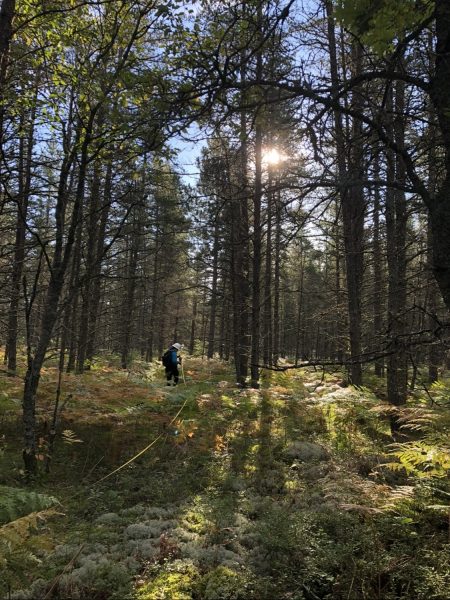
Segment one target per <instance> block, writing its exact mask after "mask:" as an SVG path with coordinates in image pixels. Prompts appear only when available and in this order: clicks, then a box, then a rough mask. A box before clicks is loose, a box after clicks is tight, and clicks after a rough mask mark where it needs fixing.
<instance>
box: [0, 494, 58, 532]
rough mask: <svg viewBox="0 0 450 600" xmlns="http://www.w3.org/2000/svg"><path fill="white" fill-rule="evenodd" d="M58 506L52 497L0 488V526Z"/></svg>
mask: <svg viewBox="0 0 450 600" xmlns="http://www.w3.org/2000/svg"><path fill="white" fill-rule="evenodd" d="M56 504H59V502H58V500H57V499H56V498H54V497H53V496H47V495H46V494H38V493H37V492H33V491H29V490H24V489H20V488H12V487H8V486H0V525H5V524H6V523H10V522H11V521H15V520H16V519H20V518H21V517H24V516H26V515H28V514H30V513H33V512H39V511H41V510H46V509H48V508H51V507H52V506H55V505H56Z"/></svg>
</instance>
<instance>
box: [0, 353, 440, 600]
mask: <svg viewBox="0 0 450 600" xmlns="http://www.w3.org/2000/svg"><path fill="white" fill-rule="evenodd" d="M185 372H186V383H185V384H183V383H181V384H180V385H179V386H178V387H176V388H169V387H166V386H165V384H164V381H163V373H162V369H161V368H159V367H153V368H152V369H151V370H148V367H147V366H146V365H145V364H144V363H142V364H141V363H137V364H136V366H135V367H134V368H133V369H132V370H130V371H128V372H127V371H121V370H119V369H118V368H117V367H116V366H115V364H114V361H113V360H111V361H108V360H106V359H103V360H102V361H100V362H98V363H96V364H95V365H94V366H93V368H92V369H91V370H90V371H89V372H87V373H85V374H84V375H82V376H75V375H64V381H63V403H62V406H63V408H62V411H61V414H60V422H59V426H58V432H59V435H58V437H57V441H56V445H55V449H54V456H53V459H52V462H51V465H50V472H49V473H48V474H44V473H42V474H41V475H39V476H38V477H37V478H36V480H35V481H33V483H32V484H28V485H25V483H24V482H23V474H22V471H21V469H22V465H21V456H20V447H21V439H20V437H21V415H20V410H21V404H20V402H21V400H20V398H21V388H22V380H21V379H20V378H9V377H6V376H3V374H2V375H1V376H0V419H1V421H0V422H1V429H2V438H1V440H0V442H1V444H2V447H1V452H0V496H2V498H3V499H2V500H0V525H1V524H2V523H3V526H2V527H1V529H0V533H1V541H0V597H1V598H5V599H6V598H12V599H19V598H23V599H25V598H29V599H30V598H31V599H34V598H36V599H38V598H39V599H44V598H60V599H72V598H73V599H75V598H89V599H93V600H106V599H113V600H114V599H115V600H122V599H123V600H125V599H129V600H131V599H133V600H162V599H167V600H188V599H194V600H195V599H198V600H202V599H204V600H221V599H223V600H228V599H229V600H247V599H256V600H275V599H286V600H288V599H290V600H303V599H305V600H317V599H327V598H328V599H341V598H342V599H344V598H345V599H355V600H360V599H375V598H376V599H383V600H388V599H400V598H405V599H409V598H418V599H421V598H423V599H427V600H429V599H433V598H434V599H438V600H439V599H442V600H445V599H446V598H450V591H449V590H450V566H449V565H450V543H449V541H450V540H449V529H448V527H449V522H448V520H447V519H448V511H447V512H445V511H444V512H442V511H440V510H436V509H435V508H433V506H434V505H433V503H434V504H436V501H435V499H434V494H435V491H434V490H433V489H432V482H433V481H434V480H432V479H426V480H424V481H425V482H426V485H422V484H420V482H419V483H418V480H417V479H414V480H412V479H411V478H407V477H406V475H405V474H404V472H403V471H402V470H398V469H397V470H392V469H391V468H388V467H387V466H386V463H388V462H392V461H393V457H392V456H388V455H387V454H386V452H387V451H388V450H389V444H390V443H391V442H392V439H391V437H390V433H389V421H388V416H387V411H386V406H385V405H384V404H383V403H382V402H381V401H380V400H379V396H380V395H382V389H381V384H380V382H379V381H377V380H375V378H373V377H372V378H370V381H369V384H370V385H369V384H368V387H366V388H362V389H355V388H353V387H351V386H346V385H345V383H344V382H343V378H342V376H340V375H331V374H327V375H325V374H322V373H321V372H315V371H313V370H311V371H307V370H290V371H287V372H284V373H275V372H272V373H266V374H264V378H263V381H262V388H261V389H260V390H251V389H236V387H235V386H234V384H233V378H232V373H231V372H230V370H229V367H228V366H227V365H225V364H223V363H220V362H218V361H210V362H208V361H206V360H205V361H202V360H200V359H194V358H189V357H187V358H186V359H185ZM56 379H57V372H56V369H55V368H53V367H52V366H49V367H48V368H47V369H46V370H45V372H44V373H43V379H42V383H41V387H40V391H39V402H38V404H39V419H40V422H41V423H42V432H41V434H42V435H41V440H40V441H41V445H42V457H41V458H42V459H45V451H46V449H45V431H46V429H45V427H47V429H48V425H47V426H46V425H45V424H46V423H47V424H48V423H50V422H51V415H52V411H53V403H54V397H55V387H56ZM150 444H151V447H149V448H148V449H147V450H146V451H145V452H144V453H142V454H141V455H140V456H138V457H137V458H136V459H135V460H133V461H132V462H130V463H129V464H128V465H127V466H125V467H123V468H121V469H119V470H117V471H116V472H114V471H115V470H116V469H118V468H119V467H121V466H122V465H124V464H125V463H127V462H128V461H129V460H130V459H132V458H133V457H135V456H136V455H137V454H138V453H139V452H140V451H141V450H142V449H144V448H146V447H147V446H149V445H150ZM41 471H43V469H41ZM439 481H440V488H445V482H443V480H442V478H440V479H439ZM446 484H448V479H447V480H446ZM447 488H448V485H447ZM447 488H445V489H447ZM2 493H3V494H2ZM443 493H446V492H445V490H443ZM448 495H449V496H450V494H448ZM447 503H448V502H447ZM8 521H9V523H8Z"/></svg>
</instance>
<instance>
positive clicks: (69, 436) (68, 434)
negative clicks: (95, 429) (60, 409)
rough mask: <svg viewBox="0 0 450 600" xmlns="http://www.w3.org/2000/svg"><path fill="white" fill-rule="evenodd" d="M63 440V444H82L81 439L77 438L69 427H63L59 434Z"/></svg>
mask: <svg viewBox="0 0 450 600" xmlns="http://www.w3.org/2000/svg"><path fill="white" fill-rule="evenodd" d="M61 436H62V439H63V442H64V443H65V444H82V443H83V440H80V439H79V438H77V434H76V433H75V432H74V431H72V430H71V429H64V431H63V432H62V434H61Z"/></svg>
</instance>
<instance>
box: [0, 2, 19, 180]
mask: <svg viewBox="0 0 450 600" xmlns="http://www.w3.org/2000/svg"><path fill="white" fill-rule="evenodd" d="M15 10H16V0H3V1H2V5H1V9H0V186H1V185H2V179H3V175H2V174H3V162H4V154H3V129H4V126H5V125H4V121H5V106H4V104H5V87H6V86H5V84H6V77H7V72H8V61H9V46H10V43H11V39H12V37H13V27H12V22H13V18H14V14H15Z"/></svg>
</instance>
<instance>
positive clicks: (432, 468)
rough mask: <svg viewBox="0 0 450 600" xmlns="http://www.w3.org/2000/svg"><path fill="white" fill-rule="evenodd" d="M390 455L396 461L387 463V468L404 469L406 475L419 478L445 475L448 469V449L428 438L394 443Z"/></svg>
mask: <svg viewBox="0 0 450 600" xmlns="http://www.w3.org/2000/svg"><path fill="white" fill-rule="evenodd" d="M390 455H391V456H395V457H396V458H397V459H398V462H390V463H387V464H386V466H387V467H388V468H390V469H392V470H401V469H405V471H406V473H407V474H408V475H413V476H415V477H419V478H421V479H427V478H433V477H446V476H447V475H448V473H449V471H450V449H449V448H447V447H445V446H442V445H441V446H438V445H436V444H433V443H430V442H429V441H428V440H423V441H414V442H404V443H403V444H395V445H394V447H393V451H392V452H390Z"/></svg>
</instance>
